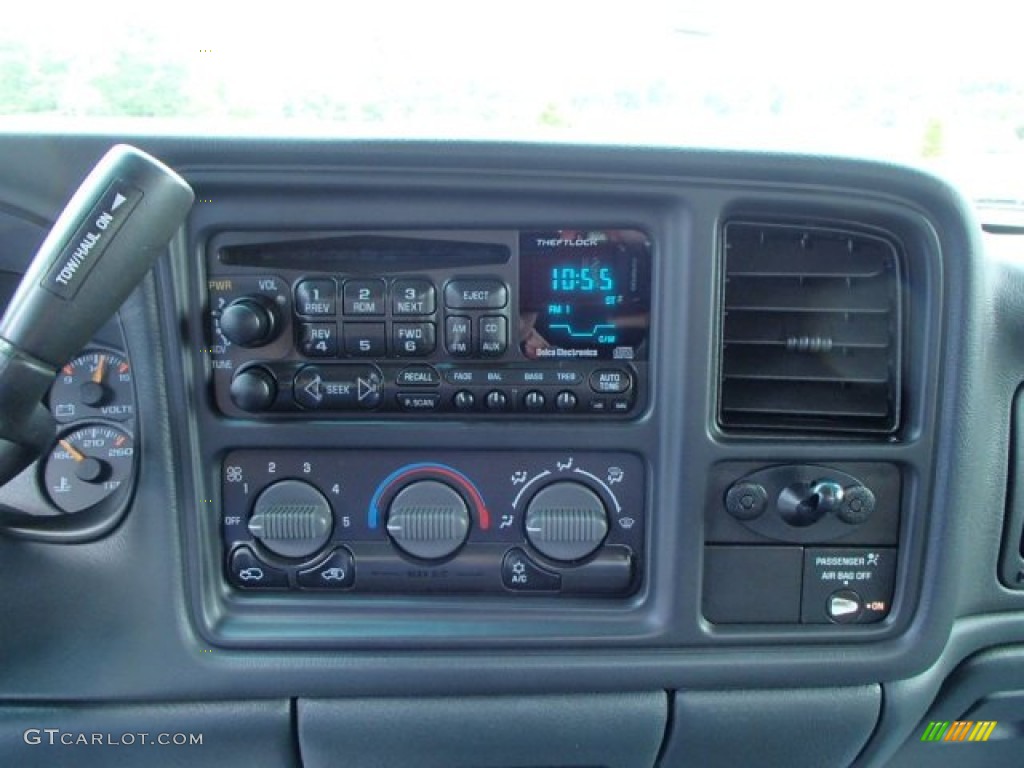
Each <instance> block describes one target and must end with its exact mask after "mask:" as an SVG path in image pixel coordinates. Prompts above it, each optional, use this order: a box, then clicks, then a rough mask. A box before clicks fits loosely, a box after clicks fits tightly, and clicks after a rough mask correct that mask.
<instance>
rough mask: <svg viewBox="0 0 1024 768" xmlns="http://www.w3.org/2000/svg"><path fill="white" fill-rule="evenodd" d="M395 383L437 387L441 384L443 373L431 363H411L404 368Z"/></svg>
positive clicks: (402, 385) (401, 385)
mask: <svg viewBox="0 0 1024 768" xmlns="http://www.w3.org/2000/svg"><path fill="white" fill-rule="evenodd" d="M395 383H396V384H398V386H400V387H437V386H440V384H441V375H440V374H439V373H438V372H437V370H436V369H434V368H431V367H430V366H429V365H410V366H409V367H408V368H403V369H402V371H401V373H399V374H398V376H397V377H396V378H395Z"/></svg>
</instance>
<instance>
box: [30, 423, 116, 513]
mask: <svg viewBox="0 0 1024 768" xmlns="http://www.w3.org/2000/svg"><path fill="white" fill-rule="evenodd" d="M134 451H135V446H134V442H133V441H132V438H131V435H129V434H128V433H127V432H125V431H124V430H122V429H120V428H119V427H115V426H109V425H106V424H92V425H89V426H85V427H80V428H78V429H75V430H74V431H72V432H69V433H67V434H66V435H64V436H63V437H62V438H61V439H60V440H58V441H57V445H56V446H55V447H54V449H53V450H52V451H50V455H49V456H48V457H47V459H46V466H45V468H44V469H43V483H44V484H45V486H46V494H47V496H49V498H50V501H52V502H53V503H54V504H55V505H56V506H57V507H59V508H60V509H61V510H63V511H64V512H68V513H73V512H81V511H82V510H84V509H88V508H90V507H92V506H94V505H96V504H99V503H100V502H101V501H103V500H104V499H106V498H108V497H109V496H112V495H113V494H114V493H115V492H116V491H117V490H118V489H119V488H120V487H121V486H122V485H124V484H125V483H127V482H129V481H130V480H131V476H132V467H133V462H134V458H133V456H134Z"/></svg>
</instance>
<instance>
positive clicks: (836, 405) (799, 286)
mask: <svg viewBox="0 0 1024 768" xmlns="http://www.w3.org/2000/svg"><path fill="white" fill-rule="evenodd" d="M724 247H725V286H724V316H723V324H722V325H723V327H722V350H721V352H722V354H721V378H720V393H719V404H720V410H719V421H720V423H721V424H722V426H723V427H725V428H760V429H775V430H802V431H808V432H810V431H843V432H870V433H881V434H888V433H892V432H894V431H895V430H896V429H897V427H898V426H899V417H900V374H901V370H900V369H901V364H900V333H901V332H900V322H901V317H900V297H901V287H900V284H901V271H900V268H899V256H898V254H897V251H896V248H895V246H894V245H893V244H892V243H891V242H889V241H888V240H886V239H883V238H881V237H876V236H872V235H866V234H864V233H859V232H851V231H846V230H842V229H831V228H823V227H797V226H789V225H780V224H758V223H749V222H730V223H728V224H727V225H726V226H725V232H724Z"/></svg>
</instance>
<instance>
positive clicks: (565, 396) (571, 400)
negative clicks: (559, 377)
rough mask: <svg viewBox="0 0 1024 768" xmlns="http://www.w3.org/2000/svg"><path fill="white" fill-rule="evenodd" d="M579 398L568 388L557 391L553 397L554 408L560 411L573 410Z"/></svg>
mask: <svg viewBox="0 0 1024 768" xmlns="http://www.w3.org/2000/svg"><path fill="white" fill-rule="evenodd" d="M578 402H579V400H578V399H577V398H576V395H574V394H573V393H572V392H570V391H569V390H565V391H562V392H559V393H558V397H556V398H555V408H557V409H558V410H560V411H574V410H576V405H577V403H578Z"/></svg>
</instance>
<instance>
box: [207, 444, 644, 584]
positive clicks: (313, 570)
mask: <svg viewBox="0 0 1024 768" xmlns="http://www.w3.org/2000/svg"><path fill="white" fill-rule="evenodd" d="M222 481H223V484H222V497H223V520H222V525H223V532H224V565H225V573H226V576H227V580H228V582H229V583H231V584H232V585H233V586H235V587H237V588H239V589H242V590H264V589H276V590H310V591H318V592H331V593H339V594H351V593H360V592H372V593H394V594H405V593H478V594H491V595H516V594H520V595H523V594H534V595H605V596H625V595H628V594H631V593H632V592H634V591H636V589H637V588H638V587H639V585H640V583H641V580H642V573H643V564H644V542H645V528H646V526H645V512H644V467H643V463H642V462H641V460H640V459H639V458H638V457H636V456H634V455H632V454H626V453H589V452H587V453H584V452H580V453H574V452H562V453H559V452H536V453H530V454H523V453H521V452H510V451H505V452H502V451H497V452H485V451H475V452H469V451H465V452H459V451H453V452H448V453H444V454H441V455H439V456H438V457H436V460H431V461H423V460H422V456H420V455H419V454H416V453H414V452H411V451H352V450H348V451H346V450H337V451H322V450H318V451H308V452H307V451H302V450H288V451H273V450H238V451H232V452H230V453H229V454H228V455H227V456H226V457H225V459H224V464H223V470H222Z"/></svg>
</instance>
